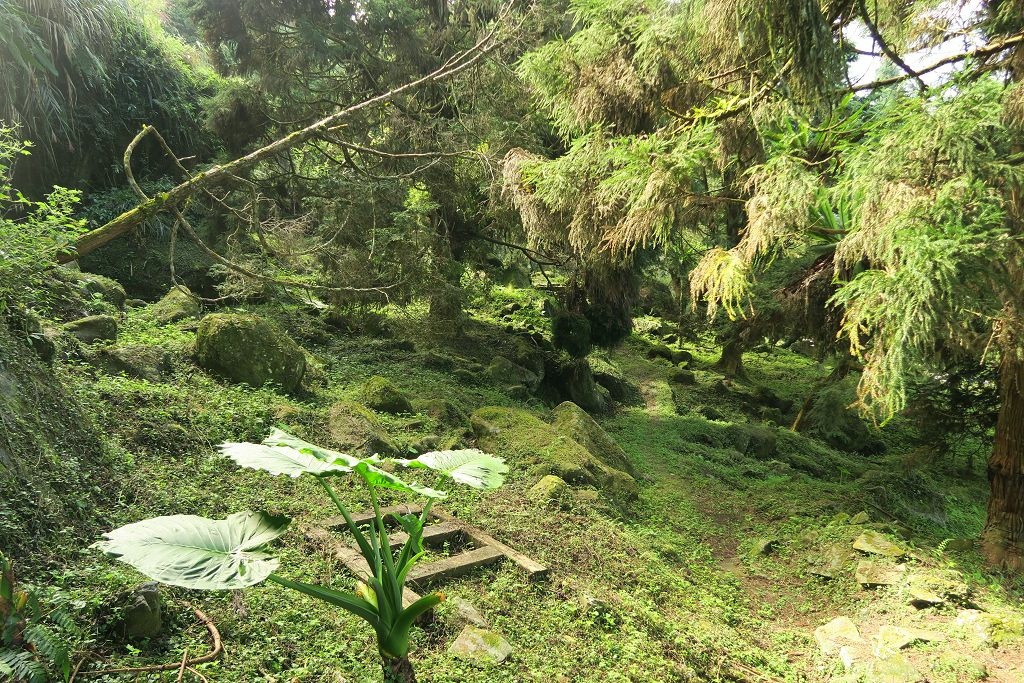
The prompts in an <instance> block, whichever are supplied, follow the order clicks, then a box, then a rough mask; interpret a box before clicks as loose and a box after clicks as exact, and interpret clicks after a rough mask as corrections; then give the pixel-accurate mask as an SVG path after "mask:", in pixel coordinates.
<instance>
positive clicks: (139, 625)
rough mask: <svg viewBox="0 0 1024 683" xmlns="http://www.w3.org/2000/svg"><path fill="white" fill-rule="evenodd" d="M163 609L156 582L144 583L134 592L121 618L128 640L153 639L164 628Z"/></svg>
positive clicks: (129, 597) (130, 595) (122, 627)
mask: <svg viewBox="0 0 1024 683" xmlns="http://www.w3.org/2000/svg"><path fill="white" fill-rule="evenodd" d="M163 623H164V622H163V608H162V606H161V603H160V590H159V586H158V584H157V583H156V582H150V583H144V584H142V585H140V586H139V587H138V588H136V589H135V590H134V591H132V592H131V593H130V594H129V596H128V600H127V606H126V607H125V609H124V612H123V613H122V616H121V629H122V632H123V633H124V637H125V638H127V639H128V640H142V639H144V638H152V637H153V636H155V635H157V634H158V633H160V629H162V628H163Z"/></svg>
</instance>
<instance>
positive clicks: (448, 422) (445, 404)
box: [412, 398, 469, 429]
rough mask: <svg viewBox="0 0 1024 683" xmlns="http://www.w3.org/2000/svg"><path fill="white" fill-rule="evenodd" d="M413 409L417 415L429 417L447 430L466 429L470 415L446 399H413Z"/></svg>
mask: <svg viewBox="0 0 1024 683" xmlns="http://www.w3.org/2000/svg"><path fill="white" fill-rule="evenodd" d="M412 409H413V411H414V412H416V413H422V414H424V415H429V416H430V417H432V418H434V420H436V421H437V423H438V425H440V426H441V427H442V428H445V429H466V428H468V427H469V415H467V414H466V411H464V410H463V409H462V408H460V407H459V406H458V405H456V404H455V403H453V402H451V401H449V400H447V399H444V398H427V399H422V398H421V399H413V401H412Z"/></svg>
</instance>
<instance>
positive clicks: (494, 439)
mask: <svg viewBox="0 0 1024 683" xmlns="http://www.w3.org/2000/svg"><path fill="white" fill-rule="evenodd" d="M470 421H471V422H472V424H473V431H474V432H475V434H476V436H477V446H479V448H481V449H482V450H484V451H487V452H489V453H499V454H501V455H502V456H503V457H504V458H505V459H506V460H508V461H509V463H510V464H511V465H512V467H513V469H514V470H515V469H516V468H518V469H520V470H528V471H530V472H532V473H533V474H534V475H535V476H536V475H541V476H543V475H545V474H554V475H556V476H558V477H560V478H561V479H564V480H565V481H566V482H568V483H570V484H579V485H593V486H596V487H598V488H600V489H601V491H602V492H603V493H604V494H605V495H607V496H608V497H610V498H612V499H614V500H617V501H620V502H625V501H630V500H635V499H636V497H637V495H638V493H639V489H638V487H637V484H636V481H635V480H634V479H633V477H631V476H630V475H629V474H627V473H626V472H623V471H622V470H618V469H615V468H614V467H610V466H608V465H606V464H605V463H603V462H602V461H601V460H600V459H599V458H597V457H595V455H594V454H592V453H591V452H590V451H588V450H587V449H586V448H585V447H584V446H583V445H581V444H580V443H579V442H577V441H576V440H574V439H573V438H572V437H571V436H569V435H567V434H562V433H559V431H558V430H556V429H555V428H553V427H552V426H551V425H549V424H548V423H546V422H544V421H543V420H541V419H540V418H538V417H535V416H534V415H533V414H531V413H529V412H527V411H525V410H521V409H519V408H506V407H503V406H488V407H486V408H480V409H479V410H477V411H476V412H474V413H473V415H472V416H471V417H470Z"/></svg>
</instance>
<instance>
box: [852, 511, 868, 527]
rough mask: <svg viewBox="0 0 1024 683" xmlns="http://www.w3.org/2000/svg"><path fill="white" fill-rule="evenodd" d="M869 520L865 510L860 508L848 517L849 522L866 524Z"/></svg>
mask: <svg viewBox="0 0 1024 683" xmlns="http://www.w3.org/2000/svg"><path fill="white" fill-rule="evenodd" d="M870 522H871V516H870V515H868V513H867V512H864V511H863V510H861V511H860V512H858V513H857V514H855V515H854V516H853V517H851V518H850V524H868V523H870Z"/></svg>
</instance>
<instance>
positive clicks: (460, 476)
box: [400, 448, 508, 489]
mask: <svg viewBox="0 0 1024 683" xmlns="http://www.w3.org/2000/svg"><path fill="white" fill-rule="evenodd" d="M400 462H401V463H402V464H403V465H405V466H406V467H426V468H429V469H432V470H435V471H437V472H440V473H441V474H444V475H445V476H448V477H451V478H452V479H454V480H455V481H457V482H459V483H460V484H466V485H467V486H472V487H474V488H478V489H496V488H498V487H499V486H501V485H502V484H503V483H504V482H505V475H506V474H507V473H508V465H506V464H505V461H504V460H502V459H501V458H498V457H496V456H493V455H491V454H490V453H484V452H483V451H481V450H479V449H476V448H466V449H463V450H458V451H431V452H429V453H424V454H423V455H421V456H419V457H418V458H416V459H415V460H403V461H400Z"/></svg>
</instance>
